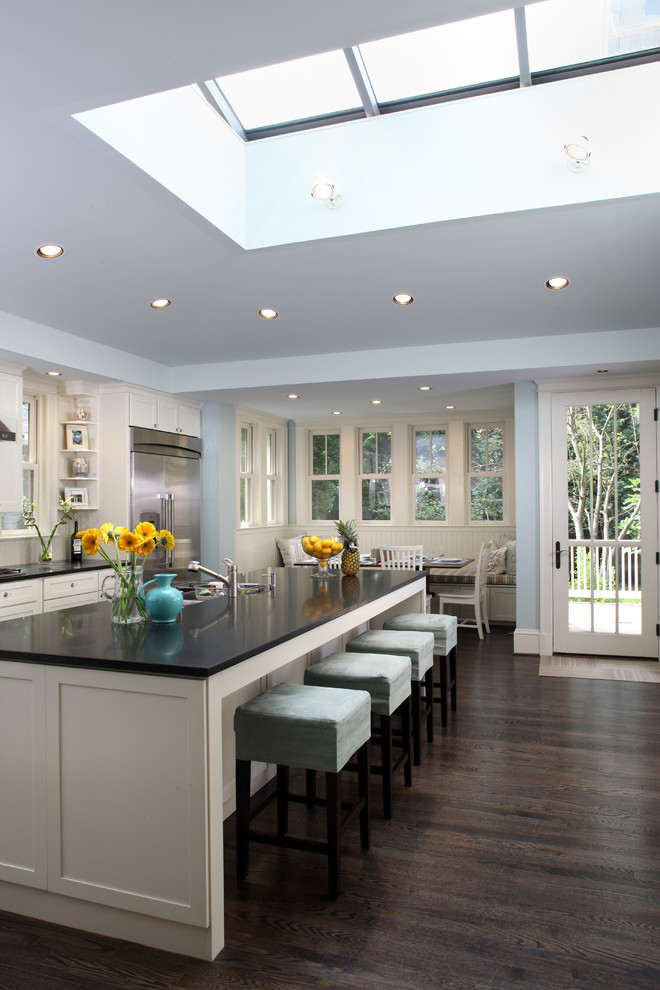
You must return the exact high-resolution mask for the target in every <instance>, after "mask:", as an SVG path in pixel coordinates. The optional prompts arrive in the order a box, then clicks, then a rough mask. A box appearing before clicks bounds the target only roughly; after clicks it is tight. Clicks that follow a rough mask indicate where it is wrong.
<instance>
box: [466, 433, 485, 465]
mask: <svg viewBox="0 0 660 990" xmlns="http://www.w3.org/2000/svg"><path fill="white" fill-rule="evenodd" d="M487 433H488V431H487V430H484V429H481V428H479V429H476V430H470V470H471V471H486V470H488V467H487V460H486V437H487Z"/></svg>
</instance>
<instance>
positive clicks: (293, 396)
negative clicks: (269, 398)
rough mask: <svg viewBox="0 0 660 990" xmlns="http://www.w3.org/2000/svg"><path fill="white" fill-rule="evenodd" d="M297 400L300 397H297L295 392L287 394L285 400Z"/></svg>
mask: <svg viewBox="0 0 660 990" xmlns="http://www.w3.org/2000/svg"><path fill="white" fill-rule="evenodd" d="M299 398H300V396H299V395H298V393H297V392H289V394H288V395H287V399H299Z"/></svg>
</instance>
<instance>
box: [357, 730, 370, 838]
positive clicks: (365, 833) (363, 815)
mask: <svg viewBox="0 0 660 990" xmlns="http://www.w3.org/2000/svg"><path fill="white" fill-rule="evenodd" d="M370 764H371V754H370V752H369V743H368V742H366V743H365V744H364V746H360V749H359V750H358V795H359V797H360V798H364V807H363V809H362V811H361V812H360V845H361V846H362V848H363V849H369V848H370V846H371V781H370V774H371V766H370Z"/></svg>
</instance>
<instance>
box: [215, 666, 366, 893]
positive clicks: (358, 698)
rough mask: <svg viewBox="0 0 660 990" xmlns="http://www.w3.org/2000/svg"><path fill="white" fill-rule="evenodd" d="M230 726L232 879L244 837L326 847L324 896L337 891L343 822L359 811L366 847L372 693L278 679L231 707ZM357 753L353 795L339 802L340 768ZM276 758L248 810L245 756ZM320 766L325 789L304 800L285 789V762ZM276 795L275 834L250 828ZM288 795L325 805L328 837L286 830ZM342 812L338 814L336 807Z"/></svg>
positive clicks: (242, 858)
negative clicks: (264, 794)
mask: <svg viewBox="0 0 660 990" xmlns="http://www.w3.org/2000/svg"><path fill="white" fill-rule="evenodd" d="M234 731H235V734H236V866H237V872H238V877H239V879H244V878H245V877H246V876H247V872H248V854H249V842H250V840H252V841H254V842H264V843H270V844H273V845H278V846H287V847H289V848H292V849H306V850H311V851H316V852H322V853H325V854H326V855H327V857H328V880H329V889H330V896H331V897H332V898H335V897H337V894H338V891H339V865H340V850H341V845H340V843H341V838H342V835H343V833H344V831H345V829H346V827H347V826H348V824H349V823H350V822H351V821H352V820H353V819H354V818H355V816H356V815H359V816H360V838H361V844H362V848H363V849H368V848H369V841H370V836H369V739H370V736H371V697H370V695H369V694H368V692H367V691H356V690H348V689H342V688H327V687H317V686H315V685H305V684H278V685H277V687H274V688H271V689H270V690H269V691H265V692H264V693H263V694H261V695H259V696H258V697H256V698H253V699H252V700H251V701H247V702H246V703H245V704H243V705H239V707H238V708H237V709H236V712H235V714H234ZM356 753H357V763H358V798H357V800H356V801H355V802H354V804H353V805H351V806H350V807H348V806H346V805H342V800H341V771H342V769H343V767H345V766H346V764H347V763H348V762H349V761H350V760H351V758H352V757H353V756H354V755H355V754H356ZM252 760H257V761H259V762H263V763H275V764H277V787H276V790H275V792H274V793H273V794H272V795H270V796H269V797H268V798H267V799H266V800H265V801H264V802H262V803H261V804H260V805H259V807H258V808H256V809H255V810H254V811H251V810H250V777H251V761H252ZM290 767H301V768H303V769H310V770H321V771H324V772H325V779H326V797H325V798H314V799H313V801H311V800H310V799H309V798H308V797H307V796H305V795H297V794H292V793H290V791H289V768H290ZM273 799H277V835H272V834H268V833H264V832H257V831H256V830H254V829H252V828H250V821H251V820H252V819H253V818H255V817H256V816H257V815H258V814H259V813H260V812H261V811H262V810H263V808H264V807H265V806H266V804H268V803H269V802H270V801H271V800H273ZM290 801H302V802H307V803H313V804H323V805H324V806H325V807H326V819H327V841H326V842H316V841H312V840H310V839H304V838H296V837H294V836H290V835H288V834H287V833H288V805H289V802H290ZM343 807H344V808H346V809H347V811H348V814H346V815H345V816H344V817H343V818H342V808H343Z"/></svg>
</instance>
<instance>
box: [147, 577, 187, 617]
mask: <svg viewBox="0 0 660 990" xmlns="http://www.w3.org/2000/svg"><path fill="white" fill-rule="evenodd" d="M175 577H176V574H156V575H155V577H154V579H153V580H152V581H147V583H146V584H143V585H142V587H141V588H140V590H139V592H138V594H139V596H140V598H141V599H142V601H143V602H144V605H145V608H146V610H147V612H148V613H149V618H150V619H151V621H152V622H176V617H177V615H178V614H179V612H180V611H181V609H182V608H183V595H182V594H181V592H180V591H179V589H178V588H172V587H171V584H172V581H173V580H174V578H175ZM152 584H155V585H156V587H155V588H154V589H153V590H152V591H150V592H149V594H147V588H149V587H150V586H151V585H152Z"/></svg>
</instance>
